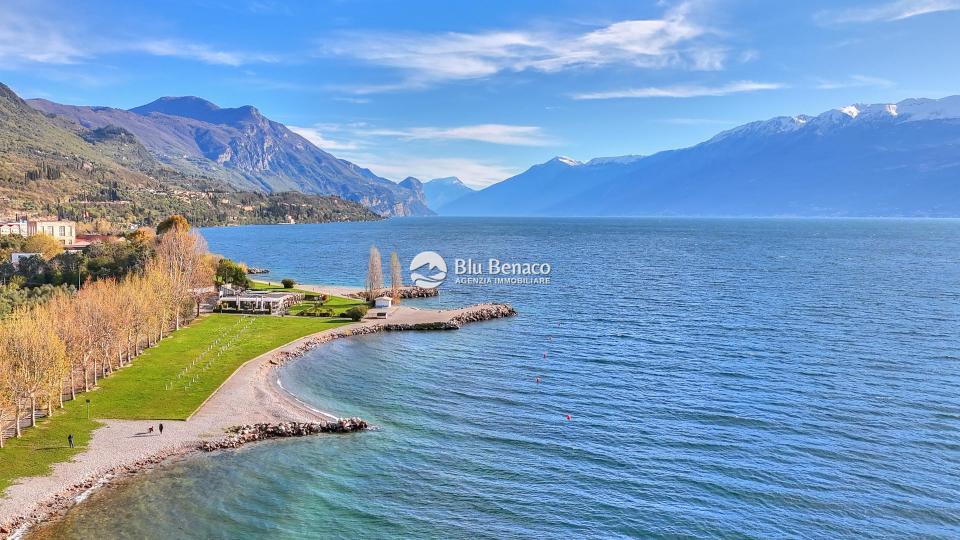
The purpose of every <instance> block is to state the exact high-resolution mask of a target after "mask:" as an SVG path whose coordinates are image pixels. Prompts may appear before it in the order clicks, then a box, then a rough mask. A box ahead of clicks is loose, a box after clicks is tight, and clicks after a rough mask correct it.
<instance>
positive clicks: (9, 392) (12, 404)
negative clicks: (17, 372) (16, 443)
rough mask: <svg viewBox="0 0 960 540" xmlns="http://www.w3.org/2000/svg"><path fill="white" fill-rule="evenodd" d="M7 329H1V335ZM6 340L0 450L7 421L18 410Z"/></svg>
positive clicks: (0, 360) (0, 368)
mask: <svg viewBox="0 0 960 540" xmlns="http://www.w3.org/2000/svg"><path fill="white" fill-rule="evenodd" d="M4 331H5V329H4V328H2V327H0V333H2V332H4ZM5 341H6V340H4V339H2V338H0V448H3V434H4V430H5V428H6V422H7V420H8V419H9V418H10V417H11V416H12V415H13V413H14V411H15V410H16V402H17V393H16V389H15V388H14V384H13V365H12V363H11V362H10V359H9V357H8V355H7V352H6V350H5V349H3V346H4V342H5Z"/></svg>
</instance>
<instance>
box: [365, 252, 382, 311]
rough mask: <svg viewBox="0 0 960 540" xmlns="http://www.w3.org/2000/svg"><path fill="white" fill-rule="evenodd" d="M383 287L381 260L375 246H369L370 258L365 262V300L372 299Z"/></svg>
mask: <svg viewBox="0 0 960 540" xmlns="http://www.w3.org/2000/svg"><path fill="white" fill-rule="evenodd" d="M382 288H383V262H382V261H381V259H380V250H378V249H377V246H370V260H369V262H368V263H367V300H370V301H371V302H372V301H373V299H374V298H376V297H377V295H379V294H380V289H382Z"/></svg>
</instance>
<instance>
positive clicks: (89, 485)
mask: <svg viewBox="0 0 960 540" xmlns="http://www.w3.org/2000/svg"><path fill="white" fill-rule="evenodd" d="M515 313H516V312H515V311H514V310H513V308H512V307H510V306H509V305H506V304H477V305H474V306H468V307H464V308H459V309H449V310H420V309H416V308H411V307H407V306H402V307H398V308H394V309H393V310H392V311H391V313H390V317H389V319H364V320H362V321H360V322H357V323H353V324H348V325H345V326H341V327H337V328H330V329H327V330H323V331H320V332H317V333H314V334H311V335H308V336H304V337H301V338H299V339H296V340H293V341H291V342H289V343H286V344H284V345H281V346H280V347H277V348H276V349H273V350H271V351H268V352H266V353H263V354H261V355H259V356H257V357H255V358H252V359H250V360H248V361H247V362H245V363H244V364H242V365H241V366H240V367H238V368H237V369H236V370H235V371H234V372H233V373H232V374H231V375H230V376H229V377H227V379H226V380H224V382H223V383H222V384H221V386H220V387H219V388H217V390H215V391H214V392H213V393H212V394H211V395H210V396H209V397H208V398H207V400H206V401H205V402H204V403H203V404H202V405H201V406H200V407H199V408H198V409H197V411H195V412H194V413H193V414H192V415H191V416H190V417H189V418H188V419H187V420H185V421H164V424H165V426H166V427H167V431H165V434H164V435H159V436H157V435H151V436H145V434H144V433H142V432H137V430H138V429H142V428H143V427H144V426H147V425H151V424H153V423H156V422H157V421H149V420H109V419H103V420H101V421H102V422H103V426H101V427H99V428H97V429H96V430H94V432H93V434H92V437H91V439H90V443H89V444H88V446H87V448H86V450H85V451H83V452H81V453H79V454H77V455H76V456H74V457H73V459H71V460H70V461H64V462H60V463H57V464H55V465H54V467H53V471H52V472H51V474H49V475H47V476H32V477H26V478H21V479H20V481H19V482H18V483H16V484H14V485H11V486H10V487H8V488H7V490H6V492H5V493H4V495H3V497H2V498H0V537H2V538H20V537H21V536H22V535H23V534H25V533H26V532H27V531H28V530H29V529H30V528H32V527H34V526H37V525H41V524H43V523H46V522H49V521H50V520H52V519H56V518H58V517H60V516H62V515H63V514H65V513H66V512H67V511H68V510H69V509H70V508H72V507H73V506H75V505H77V504H80V503H81V502H83V501H84V500H86V498H87V497H89V496H90V494H92V493H93V492H94V491H96V490H97V489H99V488H101V487H103V486H105V485H109V484H110V483H111V482H113V481H116V480H117V479H121V478H127V477H130V476H134V475H137V474H140V473H143V472H145V471H148V470H151V469H153V468H155V467H156V466H158V465H160V464H161V463H164V462H166V461H168V460H170V459H172V458H175V457H184V456H187V455H190V454H193V453H196V452H200V451H201V448H200V447H201V445H204V444H206V443H216V442H218V441H222V440H223V439H224V438H225V437H226V436H227V429H229V428H231V427H235V426H242V425H249V424H257V423H277V422H305V423H311V422H329V421H339V420H340V419H339V417H336V416H335V415H332V414H330V413H328V412H325V411H320V410H317V409H314V408H313V407H310V406H309V405H308V404H306V403H305V402H303V401H302V400H300V399H299V398H297V397H296V396H295V395H294V394H292V393H291V392H289V391H288V390H286V389H285V388H283V386H282V384H281V383H280V380H279V373H278V369H279V368H280V367H281V366H283V365H284V364H287V363H289V362H291V361H296V360H297V359H299V358H301V357H303V356H304V355H305V354H306V353H307V352H309V351H311V350H313V349H315V348H317V347H319V346H321V345H323V344H324V343H328V342H330V341H333V340H335V339H340V338H344V337H351V336H357V335H368V334H374V333H379V332H384V331H407V330H415V331H416V330H443V329H456V328H460V326H462V325H463V324H465V323H469V322H475V321H483V320H493V319H498V318H503V317H509V316H512V315H514V314H515Z"/></svg>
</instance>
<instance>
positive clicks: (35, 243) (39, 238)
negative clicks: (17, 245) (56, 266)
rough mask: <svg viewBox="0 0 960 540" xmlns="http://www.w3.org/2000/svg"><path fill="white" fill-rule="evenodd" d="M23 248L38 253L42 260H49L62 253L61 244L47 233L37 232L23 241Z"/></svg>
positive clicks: (28, 251)
mask: <svg viewBox="0 0 960 540" xmlns="http://www.w3.org/2000/svg"><path fill="white" fill-rule="evenodd" d="M23 250H24V251H26V252H27V253H39V254H40V256H41V257H43V259H44V260H46V261H49V260H50V259H52V258H54V257H56V256H57V255H59V254H61V253H63V244H61V243H60V242H58V241H57V239H56V238H54V237H52V236H50V235H49V234H47V233H37V234H35V235H33V236H31V237H29V238H27V241H26V242H24V243H23Z"/></svg>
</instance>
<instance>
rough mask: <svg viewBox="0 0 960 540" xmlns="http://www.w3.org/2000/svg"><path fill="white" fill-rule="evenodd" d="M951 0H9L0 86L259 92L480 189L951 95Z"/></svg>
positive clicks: (250, 96) (99, 100)
mask: <svg viewBox="0 0 960 540" xmlns="http://www.w3.org/2000/svg"><path fill="white" fill-rule="evenodd" d="M957 28H960V0H874V1H870V0H857V1H850V2H819V1H802V2H794V1H779V2H777V1H772V0H688V1H682V0H681V1H649V2H645V1H640V0H635V1H596V2H579V1H576V2H575V1H562V0H561V1H552V2H543V1H511V2H491V1H488V2H450V1H445V2H375V1H361V0H356V1H350V0H341V1H326V2H324V1H316V2H303V3H292V2H287V3H284V2H273V1H270V0H251V1H243V0H236V1H212V0H211V1H203V2H163V3H161V2H111V1H101V2H62V3H57V2H43V1H26V2H20V1H17V0H14V1H9V0H4V2H3V9H2V11H0V81H2V82H4V83H7V84H9V85H10V86H11V87H13V88H14V90H16V91H17V92H18V93H20V94H21V95H22V96H24V97H45V98H48V99H52V100H54V101H60V102H64V103H71V104H90V105H109V106H114V107H122V108H130V107H134V106H137V105H141V104H143V103H147V102H149V101H152V100H153V99H155V98H157V97H160V96H164V95H196V96H201V97H204V98H206V99H209V100H211V101H213V102H215V103H217V104H219V105H221V106H225V107H227V106H239V105H245V104H251V105H255V106H256V107H258V108H259V109H260V110H261V111H263V112H264V114H266V115H267V116H268V117H270V118H272V119H274V120H277V121H280V122H283V123H284V124H287V125H289V126H291V127H295V128H296V130H297V131H298V132H300V133H301V134H304V135H305V136H308V138H310V139H312V140H314V141H315V142H317V143H318V144H319V145H320V146H321V147H323V148H324V149H326V150H328V151H330V152H332V153H333V154H335V155H337V156H339V157H343V158H346V159H350V160H352V161H355V162H357V163H359V164H361V165H364V166H369V167H371V168H372V169H373V170H374V172H377V173H378V174H380V175H383V176H386V177H388V178H391V179H394V180H400V179H402V178H403V177H405V176H407V175H414V176H418V177H420V178H423V179H427V178H433V177H439V176H448V175H457V176H460V177H461V178H463V179H464V180H466V181H467V182H468V183H470V184H472V185H474V186H482V185H486V184H489V183H491V182H494V181H498V180H502V179H504V178H506V177H507V176H510V175H512V174H516V173H518V172H521V171H522V170H525V169H526V168H527V167H529V166H530V165H531V164H534V163H539V162H543V161H545V160H547V159H549V158H551V157H553V156H555V155H567V156H571V157H574V158H576V159H581V160H586V159H589V158H591V157H598V156H613V155H624V154H650V153H653V152H657V151H660V150H665V149H670V148H677V147H682V146H688V145H691V144H695V143H697V142H700V141H702V140H704V139H706V138H709V137H710V136H712V135H713V134H715V133H717V132H718V131H722V130H724V129H727V128H729V127H733V126H735V125H738V124H741V123H745V122H748V121H753V120H759V119H765V118H769V117H772V116H777V115H793V114H800V113H806V114H816V113H819V112H822V111H824V110H827V109H830V108H835V107H840V106H843V105H847V104H850V103H856V102H866V103H870V102H892V101H898V100H900V99H904V98H908V97H933V98H936V97H943V96H946V95H952V94H957V93H960V70H958V69H957V67H958V63H957V59H956V55H957V51H960V33H958V32H957Z"/></svg>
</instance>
